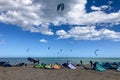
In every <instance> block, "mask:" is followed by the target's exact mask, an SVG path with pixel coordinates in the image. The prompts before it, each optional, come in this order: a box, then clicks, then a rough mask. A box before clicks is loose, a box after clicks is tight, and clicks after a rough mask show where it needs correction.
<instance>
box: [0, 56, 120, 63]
mask: <svg viewBox="0 0 120 80" xmlns="http://www.w3.org/2000/svg"><path fill="white" fill-rule="evenodd" d="M39 60H40V63H46V64H54V63H56V62H57V63H60V64H62V63H65V62H67V61H69V62H71V63H73V64H79V63H80V60H82V61H83V64H88V63H89V61H90V60H92V61H93V62H95V61H97V62H120V58H83V57H42V58H39ZM0 61H9V63H10V64H15V63H17V62H24V63H28V64H29V63H30V62H29V61H28V60H27V58H0Z"/></svg>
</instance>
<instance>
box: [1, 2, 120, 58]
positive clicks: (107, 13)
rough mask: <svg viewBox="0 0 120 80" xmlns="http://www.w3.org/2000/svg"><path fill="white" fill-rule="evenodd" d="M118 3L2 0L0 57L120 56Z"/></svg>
mask: <svg viewBox="0 0 120 80" xmlns="http://www.w3.org/2000/svg"><path fill="white" fill-rule="evenodd" d="M61 3H63V4H64V9H63V10H57V6H58V5H59V4H61ZM119 3H120V0H0V57H120V4H119ZM96 50H97V51H96Z"/></svg>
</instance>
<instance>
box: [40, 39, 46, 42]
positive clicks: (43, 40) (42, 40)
mask: <svg viewBox="0 0 120 80" xmlns="http://www.w3.org/2000/svg"><path fill="white" fill-rule="evenodd" d="M40 42H43V43H47V42H48V41H47V40H45V39H41V40H40Z"/></svg>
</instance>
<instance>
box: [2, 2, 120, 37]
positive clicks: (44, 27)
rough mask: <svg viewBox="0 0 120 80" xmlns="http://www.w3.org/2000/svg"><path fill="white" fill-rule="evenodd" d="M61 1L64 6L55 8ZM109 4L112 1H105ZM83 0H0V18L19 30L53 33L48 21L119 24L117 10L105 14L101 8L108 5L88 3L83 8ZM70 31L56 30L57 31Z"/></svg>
mask: <svg viewBox="0 0 120 80" xmlns="http://www.w3.org/2000/svg"><path fill="white" fill-rule="evenodd" d="M61 2H63V3H64V4H65V9H64V10H63V11H56V7H57V4H58V3H61ZM109 3H110V4H112V2H109ZM86 4H87V0H64V1H63V0H62V1H61V0H50V1H49V0H0V22H3V23H10V24H14V25H17V26H19V27H21V28H22V29H23V30H29V31H31V32H38V33H41V34H45V35H54V32H53V31H52V29H50V27H49V26H50V25H51V24H52V25H61V24H69V25H91V24H92V25H96V24H97V23H98V24H99V23H110V24H112V25H118V24H120V11H118V12H114V13H110V14H107V13H105V12H103V11H101V10H102V9H107V8H108V7H110V6H106V5H103V6H101V7H95V6H92V7H91V9H93V10H96V11H94V12H90V13H87V12H86ZM62 33H64V34H65V36H64V37H66V38H68V37H71V35H69V34H67V33H65V32H64V30H63V31H60V30H59V31H57V34H58V35H61V34H62Z"/></svg>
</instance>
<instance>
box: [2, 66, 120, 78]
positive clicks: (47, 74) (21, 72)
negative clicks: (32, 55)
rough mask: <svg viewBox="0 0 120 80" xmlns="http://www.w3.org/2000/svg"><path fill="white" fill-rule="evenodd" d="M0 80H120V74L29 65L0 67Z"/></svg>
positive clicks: (79, 68)
mask: <svg viewBox="0 0 120 80" xmlns="http://www.w3.org/2000/svg"><path fill="white" fill-rule="evenodd" d="M0 80H120V72H117V71H116V70H107V71H105V72H97V71H94V70H85V69H84V68H83V67H82V66H77V69H75V70H72V69H68V68H63V69H60V70H53V69H35V68H33V65H28V66H22V67H0Z"/></svg>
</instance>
